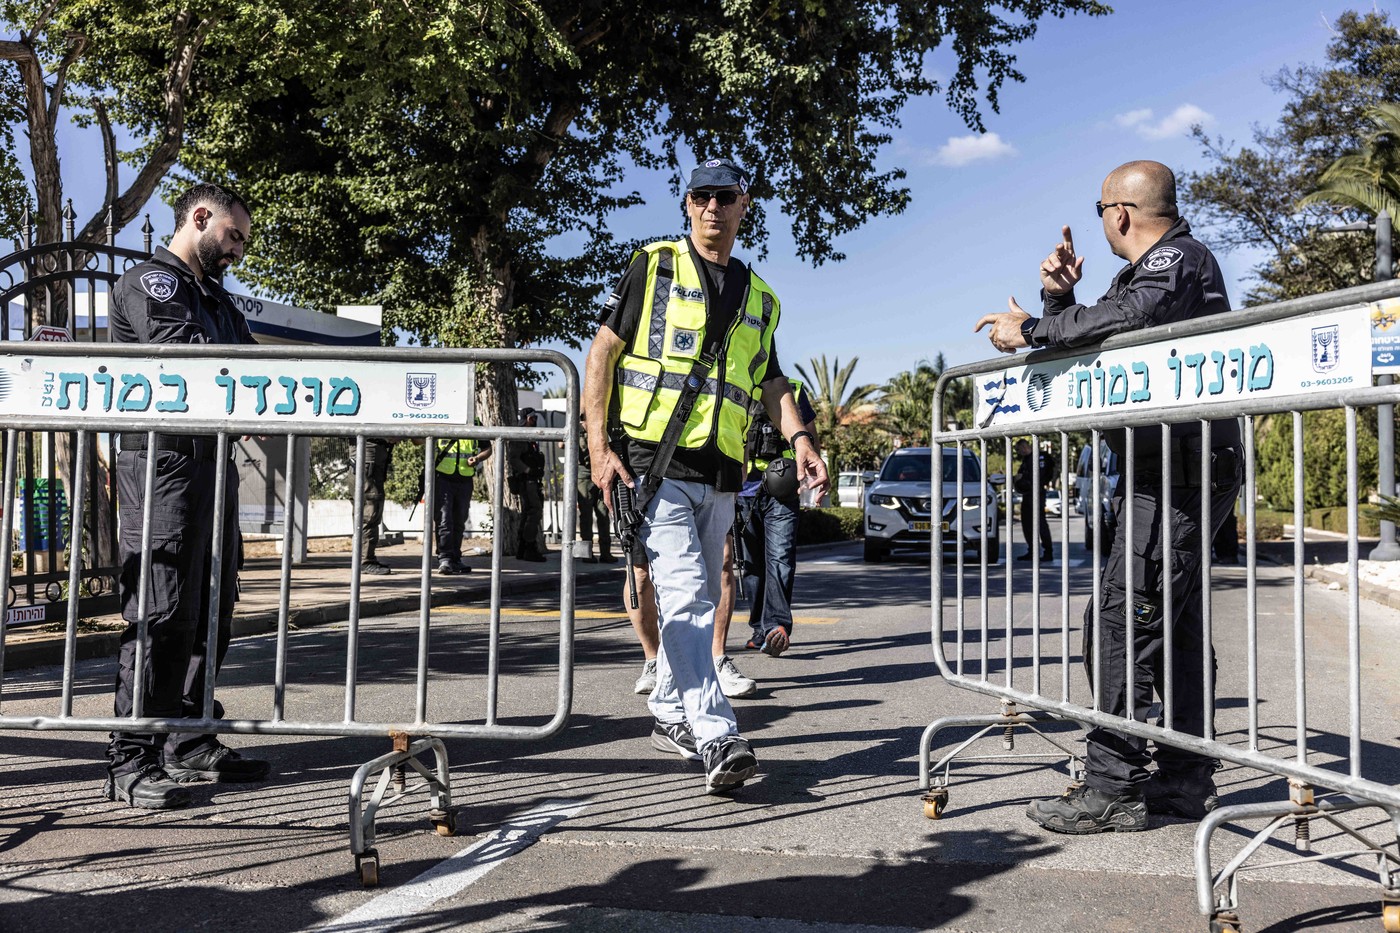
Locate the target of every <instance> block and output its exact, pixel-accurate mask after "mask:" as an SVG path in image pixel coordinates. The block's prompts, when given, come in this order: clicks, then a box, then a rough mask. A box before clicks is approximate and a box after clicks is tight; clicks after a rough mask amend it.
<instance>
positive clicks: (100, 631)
mask: <svg viewBox="0 0 1400 933" xmlns="http://www.w3.org/2000/svg"><path fill="white" fill-rule="evenodd" d="M478 550H479V549H478ZM547 553H548V556H549V559H548V560H547V561H545V562H544V563H531V562H529V561H522V560H516V559H515V558H513V557H505V558H502V560H501V595H502V596H518V595H521V594H525V593H540V592H547V591H550V590H555V591H557V590H558V587H559V571H560V568H559V559H560V558H559V552H558V551H554V550H551V551H548V552H547ZM377 557H378V559H379V561H380V563H383V564H385V565H386V566H388V567H389V568H390V569H392V570H393V571H394V572H393V573H392V574H389V575H387V576H370V575H364V576H362V577H361V578H360V617H361V618H368V617H371V616H383V615H391V614H394V613H400V612H415V611H417V610H418V607H419V605H420V603H421V599H422V560H423V551H422V545H421V544H420V543H419V542H418V541H409V542H406V543H404V544H399V545H394V546H392V547H384V546H380V547H379V548H378V552H377ZM462 562H463V563H464V564H466V565H467V566H468V567H470V568H472V572H471V573H470V574H464V575H461V576H445V575H443V574H439V573H436V572H434V573H433V574H432V583H431V586H432V594H431V602H432V605H434V606H448V605H461V604H464V603H481V604H485V603H487V602H488V601H489V600H490V597H491V555H490V552H489V551H488V552H487V553H484V554H475V555H466V554H465V551H464V557H463V561H462ZM432 565H433V566H434V567H436V566H437V562H436V561H433V562H432ZM624 567H625V565H624V564H623V563H622V562H621V561H620V560H619V561H618V563H616V564H595V563H584V562H583V561H579V560H576V561H575V562H574V576H575V580H576V583H577V584H578V585H586V584H591V583H602V582H603V581H605V580H610V579H611V580H615V581H616V584H617V586H618V592H619V593H621V587H622V584H623V582H624V581H625V579H626V577H625V576H624V574H623V568H624ZM350 570H351V568H350V552H349V550H348V548H347V549H346V550H345V551H327V552H322V553H313V554H309V555H307V559H306V562H305V563H304V564H301V565H299V566H293V567H292V573H291V580H292V587H291V593H290V599H289V604H288V625H289V627H290V628H292V629H299V628H308V627H311V626H315V625H325V624H327V623H331V622H342V621H344V620H346V619H348V618H350V577H351V572H350ZM281 571H282V558H281V557H277V556H266V557H248V558H246V559H245V562H244V566H243V570H242V572H241V573H240V574H239V581H240V591H239V599H238V605H237V607H236V608H235V610H234V616H233V634H234V636H235V637H236V636H240V635H252V634H258V633H262V632H269V631H275V630H276V628H277V620H278V615H279V610H280V601H281V584H280V580H281ZM124 627H125V623H124V622H123V621H122V619H121V617H120V616H119V615H110V616H95V617H92V618H87V619H82V620H80V621H79V632H78V638H77V656H78V659H79V660H82V659H86V658H97V657H108V656H111V655H115V654H116V653H117V647H118V644H119V640H120V638H121V631H122V629H123V628H124ZM54 629H55V626H53V625H47V626H38V627H35V628H33V629H24V628H21V629H17V630H14V631H11V632H8V633H7V634H6V638H5V670H20V669H23V668H29V667H39V666H42V665H49V664H62V663H63V646H64V632H63V629H62V628H61V627H57V630H56V631H55V630H54Z"/></svg>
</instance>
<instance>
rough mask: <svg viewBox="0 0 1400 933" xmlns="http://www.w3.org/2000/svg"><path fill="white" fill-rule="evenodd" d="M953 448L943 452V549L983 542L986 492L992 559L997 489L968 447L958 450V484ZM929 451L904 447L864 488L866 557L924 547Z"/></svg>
mask: <svg viewBox="0 0 1400 933" xmlns="http://www.w3.org/2000/svg"><path fill="white" fill-rule="evenodd" d="M955 454H956V451H955V450H954V449H953V448H951V447H948V448H945V449H944V450H943V464H942V474H943V475H942V481H943V515H942V516H941V524H942V526H943V547H944V549H945V550H951V549H953V548H954V547H956V546H957V544H958V542H959V541H961V543H962V546H963V547H965V548H968V549H970V550H973V551H979V549H980V548H981V546H982V545H981V541H982V524H983V522H982V495H983V491H984V490H985V494H986V507H987V515H988V518H989V524H988V526H987V554H988V555H989V558H990V560H992V561H993V562H995V561H996V560H997V554H998V551H999V548H1000V543H1001V542H1000V541H999V540H998V538H997V528H998V515H999V514H1000V509H999V508H998V507H997V502H996V493H995V491H994V490H993V489H992V488H991V486H990V484H985V485H984V483H983V480H982V467H981V464H979V463H978V461H977V456H976V454H974V453H973V452H972V451H971V450H964V451H963V483H962V488H961V489H959V488H958V473H957V466H958V464H957V460H956V458H955ZM932 473H933V450H932V448H929V447H905V448H902V449H900V450H896V451H895V452H894V453H892V454H890V455H889V457H887V458H886V459H885V465H884V466H882V467H881V468H880V476H879V478H878V479H876V480H875V482H874V483H872V484H871V485H870V486H869V487H867V488H866V490H865V559H866V560H867V561H871V562H876V561H881V560H884V559H885V557H886V555H888V554H889V552H890V550H891V549H892V548H897V547H909V548H925V549H926V548H928V547H929V545H930V544H931V542H932V540H933V516H932V514H931V511H932V498H933V484H932Z"/></svg>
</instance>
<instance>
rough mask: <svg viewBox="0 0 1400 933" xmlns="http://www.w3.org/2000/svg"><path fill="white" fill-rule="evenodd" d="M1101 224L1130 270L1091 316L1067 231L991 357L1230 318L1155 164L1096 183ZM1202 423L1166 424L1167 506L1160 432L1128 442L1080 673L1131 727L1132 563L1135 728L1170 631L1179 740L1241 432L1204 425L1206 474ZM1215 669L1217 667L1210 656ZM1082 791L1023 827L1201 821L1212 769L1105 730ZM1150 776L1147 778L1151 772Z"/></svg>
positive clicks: (1192, 704) (1188, 723)
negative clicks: (1168, 598)
mask: <svg viewBox="0 0 1400 933" xmlns="http://www.w3.org/2000/svg"><path fill="white" fill-rule="evenodd" d="M1094 206H1095V209H1096V210H1097V211H1098V214H1099V216H1100V217H1101V218H1102V219H1103V232H1104V237H1105V238H1106V239H1107V240H1108V245H1109V247H1110V248H1111V249H1112V250H1113V252H1114V254H1115V255H1117V256H1119V257H1121V258H1123V259H1125V260H1127V262H1128V264H1127V265H1126V266H1124V267H1123V269H1121V270H1120V271H1119V272H1118V274H1117V275H1116V276H1115V277H1114V279H1113V284H1112V285H1111V286H1110V287H1109V290H1108V293H1107V294H1105V295H1104V296H1103V297H1102V298H1100V299H1099V300H1098V301H1097V302H1096V303H1094V304H1092V305H1088V304H1080V303H1078V302H1077V301H1076V300H1075V297H1074V286H1075V284H1076V283H1078V282H1079V278H1080V275H1081V274H1082V270H1083V266H1084V260H1083V259H1082V258H1081V257H1079V256H1076V255H1075V252H1074V240H1073V238H1072V237H1071V235H1070V229H1069V227H1064V228H1063V231H1062V234H1063V238H1062V241H1061V242H1060V244H1059V245H1057V246H1056V247H1055V249H1054V250H1053V251H1051V253H1050V255H1049V256H1048V257H1047V258H1046V259H1045V261H1044V262H1042V263H1041V265H1040V283H1041V286H1042V295H1043V298H1044V308H1045V313H1044V316H1043V317H1032V316H1031V315H1029V314H1027V313H1026V312H1025V311H1022V310H1021V308H1020V307H1019V306H1018V305H1017V304H1016V299H1015V298H1012V299H1010V310H1009V311H1004V312H1001V313H999V314H988V315H986V316H984V317H983V318H982V319H981V320H979V321H978V322H977V327H976V330H981V329H982V328H983V327H985V326H989V325H990V327H991V335H990V336H991V340H992V345H993V346H995V347H996V348H997V349H998V350H1001V351H1003V352H1005V353H1015V352H1016V351H1017V350H1018V349H1020V348H1022V347H1054V348H1061V347H1082V346H1089V345H1092V344H1096V343H1098V342H1100V341H1102V340H1103V339H1104V338H1106V337H1111V336H1113V335H1114V334H1122V333H1129V332H1132V331H1137V330H1141V329H1143V328H1145V327H1156V326H1159V325H1162V324H1171V323H1174V322H1176V321H1184V320H1189V319H1191V318H1197V317H1204V316H1206V315H1209V314H1222V313H1225V312H1227V311H1229V310H1230V299H1229V296H1228V295H1226V293H1225V279H1224V276H1223V275H1221V272H1220V266H1219V265H1218V264H1217V263H1216V261H1215V257H1214V256H1212V255H1211V252H1210V250H1208V249H1207V248H1206V247H1205V246H1204V245H1203V244H1201V243H1200V242H1199V241H1197V240H1196V239H1195V238H1194V237H1192V236H1191V227H1190V225H1189V224H1187V222H1186V221H1185V220H1184V219H1182V218H1181V216H1180V214H1178V212H1177V206H1176V178H1175V177H1174V176H1173V175H1172V171H1171V169H1169V168H1167V167H1166V166H1165V165H1163V164H1161V163H1160V162H1148V161H1139V162H1128V163H1127V164H1125V165H1120V166H1119V167H1118V168H1116V169H1114V170H1113V171H1112V172H1111V173H1109V175H1108V177H1107V178H1106V179H1104V183H1103V188H1102V192H1101V196H1100V200H1099V201H1098V202H1097V203H1096V204H1095V205H1094ZM1125 435H1126V431H1124V430H1122V429H1119V430H1117V431H1108V432H1107V433H1106V435H1105V439H1106V440H1107V441H1108V443H1109V446H1110V447H1112V448H1113V449H1114V451H1115V452H1116V453H1117V454H1118V455H1119V457H1120V458H1121V457H1123V456H1124V454H1125V452H1126V451H1125V448H1126V436H1125ZM1201 442H1202V433H1201V423H1200V422H1199V421H1189V422H1186V423H1182V424H1176V425H1173V426H1172V431H1171V442H1170V443H1171V447H1170V449H1169V450H1168V451H1167V455H1168V462H1169V463H1170V465H1171V484H1172V489H1171V498H1170V500H1169V502H1170V505H1168V500H1166V499H1164V498H1163V496H1162V480H1163V477H1162V472H1163V471H1162V460H1163V456H1162V453H1163V451H1162V432H1161V430H1160V429H1159V428H1157V427H1155V426H1154V427H1147V428H1139V429H1137V430H1136V434H1135V436H1134V449H1133V455H1134V464H1133V467H1134V473H1135V484H1134V486H1135V488H1134V489H1133V498H1132V510H1133V512H1132V517H1133V521H1132V527H1133V540H1132V541H1128V540H1126V528H1127V522H1126V521H1125V520H1124V518H1125V516H1124V515H1123V510H1124V508H1125V501H1126V500H1125V493H1126V492H1127V490H1126V485H1127V484H1126V483H1119V484H1118V487H1117V489H1116V491H1115V494H1114V496H1115V497H1114V500H1113V513H1114V515H1115V516H1116V517H1117V518H1118V522H1117V529H1116V533H1115V535H1114V538H1113V547H1112V550H1111V551H1110V552H1109V557H1108V562H1107V565H1106V566H1105V567H1104V571H1103V590H1102V592H1101V594H1100V607H1101V616H1100V624H1101V631H1102V638H1103V643H1102V644H1100V645H1098V646H1095V645H1094V644H1093V643H1092V635H1093V625H1092V613H1093V606H1092V605H1090V606H1089V607H1088V609H1087V610H1086V614H1085V622H1084V661H1085V665H1086V666H1087V667H1088V669H1089V672H1090V675H1091V677H1092V675H1093V672H1094V650H1095V647H1097V649H1098V651H1099V663H1100V668H1099V670H1100V675H1101V678H1102V680H1101V682H1100V683H1097V684H1094V690H1095V693H1096V695H1097V698H1098V704H1099V708H1100V709H1102V710H1103V711H1104V712H1106V713H1110V714H1112V715H1115V716H1126V715H1127V708H1128V702H1127V658H1128V657H1129V649H1128V645H1127V624H1126V620H1125V616H1126V612H1125V608H1126V604H1127V592H1126V588H1125V586H1124V577H1125V575H1124V571H1125V569H1126V567H1125V565H1126V563H1127V561H1128V560H1132V561H1133V581H1134V587H1135V592H1134V593H1133V606H1132V610H1133V620H1134V624H1133V645H1132V652H1131V656H1132V657H1133V658H1134V662H1135V663H1134V671H1135V675H1134V680H1133V685H1134V687H1133V690H1134V692H1133V698H1132V708H1133V710H1134V712H1135V715H1137V716H1138V717H1142V716H1144V715H1145V714H1146V711H1147V709H1148V707H1149V706H1150V705H1151V703H1152V701H1153V691H1154V688H1155V690H1156V691H1157V693H1158V694H1159V695H1160V694H1162V693H1164V691H1165V685H1164V684H1163V683H1162V678H1163V676H1164V673H1165V670H1164V663H1163V645H1164V641H1165V636H1164V631H1165V629H1166V627H1167V626H1171V634H1172V689H1173V692H1174V700H1175V703H1174V716H1173V721H1172V723H1171V726H1172V728H1173V729H1175V730H1177V731H1179V732H1185V733H1189V734H1191V735H1197V736H1199V735H1204V734H1205V732H1204V728H1205V719H1206V713H1205V709H1206V707H1207V703H1208V701H1209V704H1210V705H1211V706H1212V707H1213V701H1214V698H1213V697H1212V698H1206V697H1205V696H1204V695H1203V690H1202V682H1203V680H1204V676H1205V671H1204V658H1205V657H1206V656H1207V653H1208V651H1209V647H1208V645H1206V644H1205V635H1204V626H1203V623H1202V618H1201V570H1200V565H1201V554H1202V541H1204V542H1206V546H1207V547H1208V546H1209V542H1210V540H1211V538H1212V537H1213V536H1214V534H1215V532H1216V530H1217V529H1218V528H1219V527H1220V525H1221V524H1222V523H1223V522H1224V520H1225V517H1226V516H1227V515H1228V514H1230V513H1231V512H1233V510H1234V507H1235V497H1236V495H1237V494H1238V492H1239V488H1240V479H1241V473H1240V451H1239V426H1238V424H1237V423H1236V421H1235V419H1233V418H1230V419H1228V420H1221V421H1215V422H1212V425H1211V450H1210V457H1209V462H1210V468H1209V473H1208V475H1206V474H1203V471H1202V469H1201V460H1202V455H1201ZM1203 500H1205V501H1208V502H1209V519H1208V522H1209V524H1208V526H1206V527H1202V526H1203V523H1202V521H1201V513H1202V505H1203ZM1168 508H1170V510H1171V520H1172V521H1171V528H1172V539H1171V543H1170V545H1169V546H1168V547H1166V548H1164V547H1163V544H1162V527H1163V526H1162V519H1163V515H1164V513H1165V512H1166V511H1167V509H1168ZM1167 586H1170V587H1171V591H1172V618H1164V609H1165V600H1164V599H1163V591H1164V590H1165V589H1166V587H1167ZM1211 654H1212V661H1211V665H1212V668H1213V667H1214V659H1213V653H1211ZM1087 745H1088V748H1087V753H1086V755H1085V782H1084V784H1083V785H1082V786H1079V787H1076V788H1071V789H1070V791H1069V792H1068V793H1066V794H1065V795H1064V796H1063V797H1060V798H1058V799H1055V800H1041V801H1036V802H1035V803H1032V804H1031V806H1030V808H1029V809H1028V810H1027V812H1026V815H1027V816H1028V817H1030V818H1031V819H1032V820H1034V821H1035V822H1037V823H1039V824H1040V825H1042V826H1044V827H1045V828H1046V829H1050V830H1053V831H1055V832H1061V833H1072V834H1083V833H1101V832H1115V831H1116V832H1125V831H1135V830H1142V829H1146V828H1147V814H1148V813H1149V812H1151V813H1162V814H1170V815H1173V816H1180V817H1186V818H1188V819H1197V820H1199V819H1201V818H1203V817H1204V816H1205V814H1206V811H1208V810H1210V809H1211V808H1213V807H1214V806H1215V801H1216V794H1215V782H1214V779H1213V778H1212V776H1211V775H1212V774H1213V772H1214V771H1215V768H1216V767H1217V765H1218V762H1217V761H1215V759H1212V758H1205V757H1203V756H1200V755H1196V754H1194V753H1191V752H1186V751H1182V750H1180V749H1177V748H1173V747H1171V746H1166V745H1159V746H1158V747H1157V748H1156V751H1155V753H1154V754H1152V755H1150V756H1149V754H1148V750H1147V742H1146V740H1144V739H1140V738H1137V737H1134V736H1129V735H1125V734H1124V733H1122V732H1118V731H1115V730H1112V729H1104V728H1096V729H1094V730H1093V731H1091V732H1090V733H1089V735H1088V742H1087ZM1154 759H1155V764H1156V768H1155V769H1154V770H1149V767H1148V766H1149V765H1150V764H1152V763H1153V762H1154Z"/></svg>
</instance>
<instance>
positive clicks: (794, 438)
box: [788, 431, 817, 450]
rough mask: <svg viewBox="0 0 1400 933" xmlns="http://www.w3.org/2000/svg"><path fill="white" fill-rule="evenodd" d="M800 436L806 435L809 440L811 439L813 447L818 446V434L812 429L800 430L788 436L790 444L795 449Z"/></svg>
mask: <svg viewBox="0 0 1400 933" xmlns="http://www.w3.org/2000/svg"><path fill="white" fill-rule="evenodd" d="M799 437H805V438H807V440H809V441H811V442H812V447H813V448H815V447H816V446H817V438H816V435H814V434H813V433H812V432H811V431H798V432H797V433H796V434H794V435H793V436H792V437H790V438H788V446H789V447H791V448H792V449H793V450H796V449H797V439H798V438H799Z"/></svg>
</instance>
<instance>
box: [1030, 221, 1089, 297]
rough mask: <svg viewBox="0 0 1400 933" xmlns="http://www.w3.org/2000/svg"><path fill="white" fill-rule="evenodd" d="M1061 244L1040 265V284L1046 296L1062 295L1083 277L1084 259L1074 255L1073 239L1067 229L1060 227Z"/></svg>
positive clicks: (1066, 227)
mask: <svg viewBox="0 0 1400 933" xmlns="http://www.w3.org/2000/svg"><path fill="white" fill-rule="evenodd" d="M1060 232H1061V233H1062V234H1063V235H1064V240H1063V242H1060V243H1057V244H1056V245H1055V248H1054V249H1053V250H1051V251H1050V255H1049V256H1047V257H1046V258H1045V261H1044V262H1042V263H1041V264H1040V284H1041V285H1043V286H1044V287H1045V293H1046V294H1048V295H1063V294H1064V293H1065V292H1067V291H1070V290H1071V289H1073V288H1074V286H1075V283H1076V282H1078V281H1079V278H1080V276H1081V275H1083V268H1084V257H1083V256H1076V255H1074V237H1073V235H1071V234H1070V232H1069V227H1068V226H1065V227H1061V228H1060Z"/></svg>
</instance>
